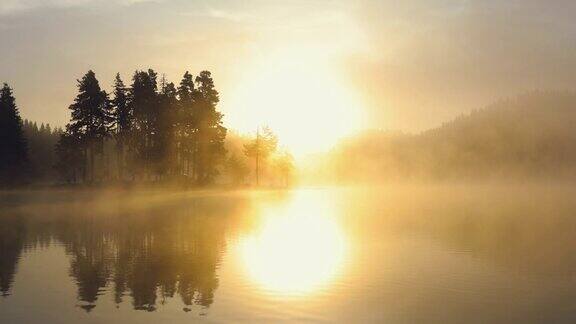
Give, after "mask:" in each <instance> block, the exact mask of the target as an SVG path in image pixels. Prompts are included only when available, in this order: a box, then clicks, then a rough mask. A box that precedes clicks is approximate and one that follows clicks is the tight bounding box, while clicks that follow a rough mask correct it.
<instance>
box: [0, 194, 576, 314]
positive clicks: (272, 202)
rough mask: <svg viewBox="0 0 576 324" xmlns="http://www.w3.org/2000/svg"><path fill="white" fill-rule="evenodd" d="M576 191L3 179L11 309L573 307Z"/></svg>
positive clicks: (1, 216) (2, 283)
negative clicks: (16, 184) (118, 184)
mask: <svg viewBox="0 0 576 324" xmlns="http://www.w3.org/2000/svg"><path fill="white" fill-rule="evenodd" d="M575 192H576V191H574V190H573V189H572V188H571V187H570V186H498V187H496V186H390V187H379V188H361V189H358V188H356V189H306V190H294V191H291V192H273V191H270V192H232V193H216V192H205V193H198V192H196V193H171V192H158V191H156V192H139V193H137V194H135V193H127V192H106V193H101V192H94V191H83V192H80V193H71V192H67V191H50V192H40V191H39V192H28V193H24V192H21V193H18V192H11V193H0V208H1V209H0V293H1V294H2V296H1V297H0V323H190V322H213V323H238V322H249V323H257V322H260V323H278V322H326V323H334V322H341V323H511V322H517V323H574V322H576V302H575V300H576V199H575V198H574V197H576V195H575Z"/></svg>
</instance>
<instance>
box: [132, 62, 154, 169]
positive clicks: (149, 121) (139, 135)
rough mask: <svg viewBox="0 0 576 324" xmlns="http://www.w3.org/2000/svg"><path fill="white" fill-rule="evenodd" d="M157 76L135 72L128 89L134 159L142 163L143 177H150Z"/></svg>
mask: <svg viewBox="0 0 576 324" xmlns="http://www.w3.org/2000/svg"><path fill="white" fill-rule="evenodd" d="M157 77H158V74H157V73H156V72H154V70H151V69H149V70H148V71H147V72H144V71H136V72H135V73H134V77H133V83H132V87H131V89H130V96H131V98H130V104H129V107H130V109H131V111H132V113H133V116H134V125H133V126H134V129H133V132H132V134H133V140H134V141H133V146H134V149H135V150H136V157H137V158H138V159H139V160H140V161H142V163H143V169H144V176H145V177H148V176H149V175H150V171H151V166H152V164H153V162H154V161H153V159H154V152H153V151H154V145H156V142H157V141H156V140H157V139H156V138H155V137H156V135H157V128H158V116H159V105H158V83H157Z"/></svg>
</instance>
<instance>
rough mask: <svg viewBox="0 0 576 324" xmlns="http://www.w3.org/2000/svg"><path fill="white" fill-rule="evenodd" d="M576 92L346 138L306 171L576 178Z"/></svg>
mask: <svg viewBox="0 0 576 324" xmlns="http://www.w3.org/2000/svg"><path fill="white" fill-rule="evenodd" d="M574 125H576V94H575V93H573V92H560V91H534V92H529V93H525V94H522V95H518V96H515V97H511V98H507V99H503V100H500V101H497V102H495V103H493V104H491V105H489V106H487V107H485V108H483V109H479V110H475V111H472V112H470V113H468V114H463V115H460V116H458V117H456V118H455V119H453V120H451V121H448V122H445V123H444V124H442V125H440V126H438V127H436V128H432V129H429V130H425V131H422V132H420V133H415V134H411V133H405V132H401V131H390V130H371V131H366V132H363V133H361V134H358V135H356V136H353V137H349V138H346V139H344V140H342V141H341V142H340V143H339V145H337V146H336V147H335V148H334V149H333V150H332V151H331V152H330V153H329V154H327V155H325V156H321V157H320V158H319V159H317V160H316V161H315V162H314V165H313V166H311V167H310V168H309V169H310V170H307V171H306V173H307V174H310V175H311V176H312V175H313V176H314V177H315V178H316V179H318V181H320V180H321V181H323V182H337V183H344V184H362V183H385V182H391V181H392V182H395V181H436V182H437V181H479V180H482V181H526V180H530V181H542V180H544V181H558V180H563V181H571V180H574V179H576V129H575V128H574Z"/></svg>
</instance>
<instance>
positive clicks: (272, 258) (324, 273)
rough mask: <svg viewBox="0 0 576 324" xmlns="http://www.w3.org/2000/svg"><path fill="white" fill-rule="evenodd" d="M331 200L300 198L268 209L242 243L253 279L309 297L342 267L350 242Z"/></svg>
mask: <svg viewBox="0 0 576 324" xmlns="http://www.w3.org/2000/svg"><path fill="white" fill-rule="evenodd" d="M334 216H335V215H334V213H333V211H332V210H331V208H330V206H329V204H326V203H323V202H322V200H321V199H318V200H317V199H305V197H303V196H297V197H295V199H294V200H293V201H292V202H291V203H290V205H289V206H285V208H272V209H269V210H266V211H265V212H263V213H262V219H261V223H260V226H259V227H258V229H257V230H256V231H255V233H253V234H252V235H250V236H248V237H245V238H243V239H242V240H241V242H240V244H239V249H240V255H241V257H242V261H243V263H244V266H245V267H246V270H247V272H248V274H249V276H250V278H251V279H252V280H253V281H254V282H256V283H257V284H258V285H260V286H261V287H262V288H263V289H265V290H266V291H268V292H272V293H275V294H280V295H309V294H312V293H314V292H315V291H318V290H320V289H322V288H323V287H326V285H327V284H328V283H329V282H330V281H331V280H333V279H334V278H335V276H336V275H337V274H338V272H339V271H340V270H341V268H342V265H343V262H344V259H345V255H346V253H345V252H346V240H345V237H344V234H343V232H342V231H341V229H340V227H339V225H338V223H337V222H336V219H335V217H334Z"/></svg>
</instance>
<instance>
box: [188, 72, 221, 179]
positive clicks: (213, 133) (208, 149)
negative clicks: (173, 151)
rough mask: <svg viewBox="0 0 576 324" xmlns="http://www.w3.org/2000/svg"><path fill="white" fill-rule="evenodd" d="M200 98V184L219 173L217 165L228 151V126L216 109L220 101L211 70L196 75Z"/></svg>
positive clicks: (198, 106)
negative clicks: (225, 146) (226, 146)
mask: <svg viewBox="0 0 576 324" xmlns="http://www.w3.org/2000/svg"><path fill="white" fill-rule="evenodd" d="M196 84H197V91H198V99H197V100H196V105H197V114H198V117H197V118H198V119H197V127H198V129H197V132H198V136H197V142H198V149H197V154H198V158H197V159H196V161H195V162H196V164H197V166H196V169H197V170H198V171H197V172H198V175H197V181H198V182H199V183H200V184H206V183H210V182H212V181H213V180H214V178H215V177H216V176H217V175H218V170H217V166H218V164H220V163H221V162H222V159H223V157H224V155H225V153H226V150H225V149H224V139H225V138H226V128H225V127H224V126H223V125H222V117H223V116H224V115H223V114H222V113H220V112H219V111H217V110H216V105H217V104H218V102H219V101H220V99H219V97H218V91H216V89H215V88H214V80H213V79H212V75H211V73H210V72H209V71H202V72H200V75H199V76H197V77H196Z"/></svg>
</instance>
